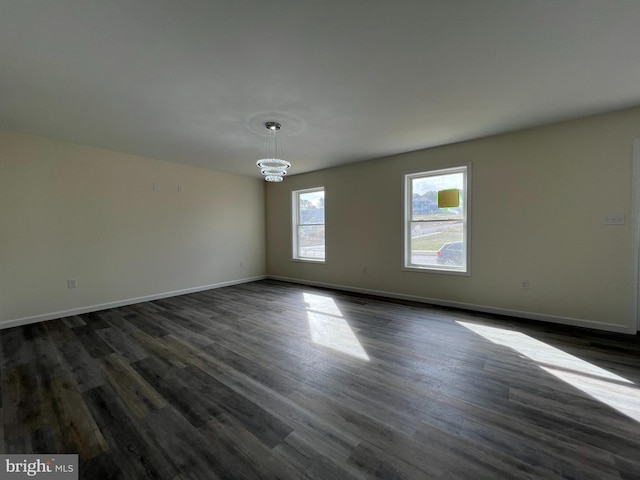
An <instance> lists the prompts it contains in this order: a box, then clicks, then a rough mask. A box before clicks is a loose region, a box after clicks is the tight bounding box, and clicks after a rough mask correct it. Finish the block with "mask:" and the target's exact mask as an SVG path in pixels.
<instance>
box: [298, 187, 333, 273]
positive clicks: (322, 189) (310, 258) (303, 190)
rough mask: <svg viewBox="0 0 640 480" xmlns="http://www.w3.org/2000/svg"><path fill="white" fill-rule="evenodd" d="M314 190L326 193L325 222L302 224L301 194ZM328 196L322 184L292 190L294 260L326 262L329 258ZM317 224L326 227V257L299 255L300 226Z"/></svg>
mask: <svg viewBox="0 0 640 480" xmlns="http://www.w3.org/2000/svg"><path fill="white" fill-rule="evenodd" d="M312 192H323V193H324V194H325V195H324V206H325V207H324V208H325V215H323V218H324V221H323V223H305V224H301V223H300V195H302V194H305V193H312ZM326 202H327V196H326V190H325V188H324V186H320V187H313V188H305V189H302V190H293V191H292V192H291V212H292V215H291V218H292V220H291V229H292V232H291V233H292V234H291V243H292V250H291V256H292V260H295V261H299V262H312V263H325V262H326V260H327V244H326V240H327V232H326V228H327V227H326V223H327V221H326V211H327V204H326ZM314 225H315V226H317V225H322V226H324V228H325V234H324V240H325V243H324V258H315V257H303V256H301V255H299V253H298V243H299V238H298V231H299V227H301V226H314Z"/></svg>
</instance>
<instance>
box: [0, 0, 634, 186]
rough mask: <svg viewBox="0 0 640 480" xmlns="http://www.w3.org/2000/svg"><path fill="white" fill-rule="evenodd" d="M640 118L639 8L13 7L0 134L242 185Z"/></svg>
mask: <svg viewBox="0 0 640 480" xmlns="http://www.w3.org/2000/svg"><path fill="white" fill-rule="evenodd" d="M639 104H640V2H638V1H637V0H628V1H626V0H536V1H527V0H482V1H478V0H415V1H411V0H394V1H391V0H383V1H382V0H339V1H338V0H322V1H311V0H290V1H285V0H269V1H265V0H215V1H214V0H182V1H180V0H107V1H105V0H55V1H51V0H0V129H4V130H10V131H18V132H24V133H31V134H36V135H42V136H46V137H52V138H56V139H60V140H65V141H70V142H74V143H79V144H83V145H90V146H95V147H100V148H106V149H110V150H115V151H120V152H127V153H134V154H139V155H144V156H149V157H154V158H158V159H163V160H168V161H173V162H180V163H185V164H189V165H194V166H201V167H205V168H210V169H213V170H221V171H227V172H232V173H237V174H241V175H252V176H256V177H259V176H260V174H259V171H258V168H257V167H256V165H255V161H256V160H257V159H258V158H259V157H260V154H261V153H262V152H261V147H262V145H263V136H264V134H265V133H267V130H266V128H264V126H263V124H264V122H265V121H268V120H276V121H279V122H280V123H282V125H283V126H282V130H281V133H282V140H283V146H284V153H285V158H286V159H287V160H289V161H291V162H292V163H293V167H292V168H291V171H290V173H291V174H296V173H302V172H307V171H311V170H317V169H321V168H326V167H331V166H335V165H340V164H345V163H351V162H357V161H361V160H367V159H371V158H376V157H382V156H386V155H390V154H394V153H399V152H406V151H411V150H417V149H422V148H426V147H432V146H437V145H443V144H447V143H452V142H457V141H461V140H467V139H472V138H477V137H482V136H486V135H491V134H495V133H501V132H505V131H511V130H516V129H521V128H525V127H529V126H534V125H540V124H543V123H548V122H553V121H558V120H564V119H569V118H574V117H579V116H583V115H587V114H592V113H598V112H603V111H607V110H613V109H618V108H624V107H629V106H635V105H639Z"/></svg>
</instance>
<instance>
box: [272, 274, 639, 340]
mask: <svg viewBox="0 0 640 480" xmlns="http://www.w3.org/2000/svg"><path fill="white" fill-rule="evenodd" d="M267 278H269V279H273V280H280V281H283V282H290V283H297V284H302V285H309V286H314V287H322V288H331V289H334V290H342V291H345V292H354V293H363V294H366V295H374V296H378V297H384V298H393V299H397V300H408V301H412V302H419V303H426V304H430V305H438V306H441V307H451V308H459V309H461V310H470V311H474V312H481V313H490V314H494V315H506V316H510V317H518V318H524V319H527V320H538V321H541V322H549V323H557V324H561V325H568V326H571V327H582V328H592V329H595V330H605V331H608V332H613V333H627V334H632V335H635V334H636V332H635V331H634V330H635V329H634V328H633V327H629V326H625V325H614V324H610V323H604V322H594V321H592V320H583V319H579V318H572V317H562V316H557V315H547V314H544V313H536V312H527V311H521V310H511V309H507V308H501V307H491V306H488V305H476V304H472V303H464V302H455V301H451V300H442V299H438V298H430V297H420V296H416V295H405V294H401V293H395V292H386V291H382V290H371V289H368V288H359V287H351V286H347V285H337V284H334V283H326V282H316V281H313V280H302V279H298V278H289V277H281V276H277V275H268V277H267Z"/></svg>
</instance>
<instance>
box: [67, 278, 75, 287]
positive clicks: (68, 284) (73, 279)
mask: <svg viewBox="0 0 640 480" xmlns="http://www.w3.org/2000/svg"><path fill="white" fill-rule="evenodd" d="M67 288H78V281H77V280H76V279H75V278H70V279H69V280H67Z"/></svg>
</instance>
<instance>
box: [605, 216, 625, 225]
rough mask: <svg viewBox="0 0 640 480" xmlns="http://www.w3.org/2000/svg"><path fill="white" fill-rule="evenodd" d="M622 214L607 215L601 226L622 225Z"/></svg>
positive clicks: (623, 221) (623, 220)
mask: <svg viewBox="0 0 640 480" xmlns="http://www.w3.org/2000/svg"><path fill="white" fill-rule="evenodd" d="M624 223H625V219H624V213H608V214H607V215H605V216H604V218H603V219H602V224H603V225H624Z"/></svg>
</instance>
